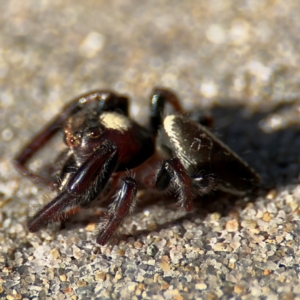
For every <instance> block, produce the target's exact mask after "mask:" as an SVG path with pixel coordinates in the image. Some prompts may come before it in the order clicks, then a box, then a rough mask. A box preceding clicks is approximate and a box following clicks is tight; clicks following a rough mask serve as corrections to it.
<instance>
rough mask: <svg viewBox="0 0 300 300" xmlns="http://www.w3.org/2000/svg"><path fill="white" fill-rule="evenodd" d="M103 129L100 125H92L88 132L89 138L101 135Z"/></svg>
mask: <svg viewBox="0 0 300 300" xmlns="http://www.w3.org/2000/svg"><path fill="white" fill-rule="evenodd" d="M101 132H102V130H101V129H100V128H99V127H90V128H89V129H88V130H87V132H86V134H87V136H88V137H89V138H92V139H95V138H97V137H99V136H100V135H101Z"/></svg>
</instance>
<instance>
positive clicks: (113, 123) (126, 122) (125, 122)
mask: <svg viewBox="0 0 300 300" xmlns="http://www.w3.org/2000/svg"><path fill="white" fill-rule="evenodd" d="M100 122H101V123H102V124H103V125H104V126H105V127H106V128H110V129H115V130H119V131H121V132H125V131H126V130H128V129H129V128H130V127H131V125H132V124H131V121H130V119H129V118H128V117H126V116H123V115H121V114H119V113H116V112H104V113H102V114H101V115H100Z"/></svg>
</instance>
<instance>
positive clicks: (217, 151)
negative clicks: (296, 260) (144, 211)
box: [15, 88, 259, 245]
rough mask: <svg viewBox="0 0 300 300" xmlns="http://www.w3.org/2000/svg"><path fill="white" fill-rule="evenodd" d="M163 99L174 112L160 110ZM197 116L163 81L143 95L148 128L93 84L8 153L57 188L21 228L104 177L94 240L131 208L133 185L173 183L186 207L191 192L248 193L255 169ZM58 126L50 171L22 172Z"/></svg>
mask: <svg viewBox="0 0 300 300" xmlns="http://www.w3.org/2000/svg"><path fill="white" fill-rule="evenodd" d="M166 104H169V105H170V106H171V107H172V108H173V109H174V114H172V115H168V116H166V117H164V107H165V105H166ZM202 121H203V120H202ZM204 123H206V122H205V121H204V122H197V121H194V120H192V119H191V118H189V115H188V114H185V113H184V112H183V110H182V107H181V105H180V103H179V100H178V98H177V96H176V95H175V94H174V93H173V92H171V91H169V90H167V89H163V88H156V89H154V91H153V94H152V96H151V98H150V125H149V128H144V127H142V126H141V125H139V124H138V123H136V122H135V121H134V120H132V119H131V118H130V117H129V114H128V99H127V98H126V97H125V96H122V95H117V94H115V93H113V92H111V91H93V92H90V93H88V94H86V95H82V96H80V97H78V98H76V99H75V100H73V101H72V102H71V103H70V104H69V105H67V106H65V107H64V109H63V110H62V113H61V114H60V115H59V116H58V117H56V118H55V119H54V120H53V121H52V122H51V123H50V124H49V125H48V126H47V127H46V128H45V129H44V130H42V131H41V132H40V133H39V134H38V135H37V136H36V137H35V138H34V139H33V140H32V141H31V142H30V143H29V144H28V145H27V146H26V147H25V148H24V149H23V151H21V153H20V154H19V155H18V156H17V158H16V159H15V165H16V167H17V168H18V170H20V171H21V172H22V174H24V175H26V176H28V177H29V178H31V179H32V180H34V181H36V182H39V183H44V184H46V185H48V186H50V187H52V188H55V189H56V190H57V196H56V197H55V198H54V199H53V200H52V201H50V202H49V203H48V204H46V205H45V206H44V207H43V208H42V209H41V210H40V211H38V212H37V213H36V214H35V215H34V216H33V217H32V218H31V219H30V220H29V222H28V229H29V231H31V232H34V231H37V230H39V229H40V228H42V227H43V226H45V225H47V224H48V223H50V222H51V221H56V220H59V219H62V218H63V217H64V216H65V215H66V214H70V213H74V212H75V211H76V210H77V209H78V208H82V207H87V206H89V205H90V204H91V203H92V202H95V201H96V200H101V198H103V197H104V195H103V193H104V191H105V192H106V196H107V187H108V182H110V184H109V186H110V189H111V190H112V191H110V193H109V195H110V194H111V192H114V189H115V192H114V193H113V196H112V197H111V199H112V200H111V204H110V206H109V210H108V212H107V222H105V224H103V225H102V226H101V231H100V233H99V234H98V237H97V242H98V243H99V244H101V245H104V244H106V243H107V241H108V240H109V238H110V237H111V236H112V235H113V233H114V232H115V231H116V229H117V227H118V226H119V225H120V223H121V222H122V221H123V219H124V218H125V217H126V216H127V215H128V213H129V212H130V211H131V210H132V208H133V207H134V203H135V198H136V193H137V189H138V188H149V189H156V190H159V191H164V190H167V189H173V190H175V191H176V195H177V197H178V199H177V202H178V205H179V207H181V208H182V209H184V210H186V211H191V210H193V208H194V205H193V198H194V196H195V193H196V194H198V195H204V194H207V193H209V192H210V191H211V190H213V189H219V190H222V191H225V192H230V193H232V194H236V195H240V196H243V195H246V194H248V193H251V191H253V190H254V188H255V187H256V186H257V185H258V183H259V177H258V176H257V174H256V173H255V172H254V171H253V170H252V169H251V168H250V167H249V166H248V165H247V163H245V162H244V161H243V160H242V159H241V158H240V157H239V156H238V155H237V154H235V153H234V152H233V151H232V150H230V149H229V148H228V147H227V146H226V145H225V144H224V143H223V142H221V141H220V140H219V139H218V138H217V137H216V136H215V135H214V134H213V133H212V132H211V131H209V130H208V129H207V127H205V126H203V125H201V124H204ZM61 130H63V131H64V140H65V143H66V145H67V149H66V150H65V151H64V152H63V153H62V154H60V155H59V158H58V160H57V161H56V163H55V166H56V170H55V172H54V173H55V176H52V177H49V178H44V177H42V176H40V175H38V174H35V173H33V172H32V171H30V170H29V168H28V167H27V162H28V161H29V159H30V158H31V157H32V156H33V155H34V154H35V153H36V152H37V151H38V150H39V149H41V148H42V147H43V146H44V145H45V144H46V143H47V142H48V141H49V140H50V138H52V137H53V136H54V135H55V134H56V133H57V132H58V131H61ZM144 165H145V168H144V171H143V173H142V175H141V176H136V178H135V179H134V178H133V177H132V176H131V175H128V172H127V173H126V171H127V170H131V171H130V174H135V173H136V174H138V175H140V174H141V170H143V169H142V168H143V166H144ZM124 174H127V175H124Z"/></svg>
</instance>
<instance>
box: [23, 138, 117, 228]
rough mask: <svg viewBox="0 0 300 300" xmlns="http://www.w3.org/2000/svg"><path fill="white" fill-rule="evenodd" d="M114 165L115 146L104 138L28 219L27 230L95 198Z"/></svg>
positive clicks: (84, 205) (60, 217)
mask: <svg viewBox="0 0 300 300" xmlns="http://www.w3.org/2000/svg"><path fill="white" fill-rule="evenodd" d="M116 167H117V149H116V147H115V146H114V145H113V144H111V143H110V142H105V143H103V144H102V145H101V146H100V147H99V148H98V149H96V150H95V151H94V152H93V153H92V154H91V155H90V156H89V158H88V159H87V160H86V161H85V162H84V163H83V164H82V165H81V166H80V167H79V168H78V170H77V171H76V172H75V173H74V175H71V176H70V179H69V181H68V182H67V183H66V184H65V187H64V189H63V190H62V192H61V193H60V194H59V195H58V196H57V197H55V198H54V199H53V200H52V201H50V202H49V203H48V204H46V205H45V206H44V207H43V208H42V209H41V210H40V211H38V212H37V213H36V214H35V215H34V216H33V217H32V218H31V219H30V220H29V221H28V224H27V226H28V229H29V231H31V232H35V231H38V230H39V229H41V228H42V227H44V226H45V225H47V224H48V223H50V222H53V221H58V220H60V219H62V218H63V217H64V216H65V215H68V214H70V213H72V212H74V211H75V210H76V208H79V207H86V206H88V205H89V204H90V203H91V202H92V201H94V200H96V199H97V197H98V196H99V194H100V193H101V192H102V190H103V188H104V187H105V185H106V183H107V181H108V180H109V178H110V176H111V174H112V173H113V172H114V170H115V169H116Z"/></svg>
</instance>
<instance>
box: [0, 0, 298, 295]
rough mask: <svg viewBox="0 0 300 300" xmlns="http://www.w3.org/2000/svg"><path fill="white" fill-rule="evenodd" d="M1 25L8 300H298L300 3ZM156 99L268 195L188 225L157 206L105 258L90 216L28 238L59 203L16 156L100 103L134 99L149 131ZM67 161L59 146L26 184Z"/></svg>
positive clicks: (207, 208) (98, 5)
mask: <svg viewBox="0 0 300 300" xmlns="http://www.w3.org/2000/svg"><path fill="white" fill-rule="evenodd" d="M0 10H1V12H2V13H1V14H0V31H1V33H0V41H1V42H0V91H1V92H0V116H1V119H0V139H1V148H0V206H1V213H0V297H1V299H94V298H98V299H218V298H222V299H229V298H235V299H257V298H261V299H299V298H300V280H299V279H300V275H299V272H300V249H299V241H300V238H299V235H300V225H299V214H300V207H299V205H300V184H299V179H298V175H299V170H300V156H299V150H298V149H299V146H300V134H299V133H300V132H299V129H300V127H299V111H300V104H299V95H300V67H299V66H300V54H299V53H300V51H299V49H300V39H299V31H300V18H299V14H300V2H299V1H272V0H265V1H261V0H260V1H256V0H255V1H253V0H252V1H246V0H242V1H233V0H224V1H217V0H214V1H171V0H165V1H157V0H154V1H140V3H138V2H137V1H131V0H126V1H121V0H117V1H111V2H108V1H78V0H77V1H58V0H52V1H33V0H32V1H29V0H25V1H17V0H11V1H4V0H0ZM154 86H166V87H169V88H171V89H173V90H174V91H176V92H177V93H178V95H179V96H180V98H181V99H182V102H183V105H184V107H185V108H186V109H187V110H199V111H201V110H202V111H210V112H211V114H212V115H213V116H214V119H215V125H214V132H215V133H216V134H217V135H218V136H219V137H220V138H221V139H222V140H223V141H225V142H226V143H227V144H228V145H229V146H230V147H231V148H232V149H234V150H235V151H236V152H237V153H238V154H239V155H240V156H241V157H243V158H244V159H245V160H246V161H247V162H248V163H249V164H250V165H251V166H252V167H253V168H254V169H256V170H257V172H258V173H259V175H260V176H261V178H262V187H261V189H260V193H259V195H258V196H257V197H256V198H255V199H253V201H252V202H246V201H245V200H244V199H235V200H236V201H233V200H232V197H231V196H229V195H222V196H217V195H216V194H215V195H211V196H210V197H209V198H205V201H206V202H205V201H204V202H205V203H204V205H202V206H201V207H197V209H196V210H195V211H194V212H193V213H189V214H187V213H185V212H182V211H178V210H176V209H174V205H172V201H171V203H164V202H162V201H160V200H161V199H159V196H155V197H154V196H153V200H155V202H154V203H152V204H150V205H147V206H145V207H140V208H137V210H136V212H134V213H133V214H132V215H131V216H130V217H128V218H127V219H126V221H125V222H124V224H123V226H122V227H121V228H120V230H119V233H120V234H119V235H118V236H116V237H115V238H113V239H112V240H111V241H110V244H108V245H107V246H103V247H102V246H99V245H97V244H96V243H95V236H96V232H97V230H96V227H97V226H96V223H95V221H94V220H95V213H96V212H95V211H94V210H91V209H90V210H87V211H86V212H85V213H80V214H79V215H78V216H76V217H74V218H72V219H71V220H69V221H66V223H65V226H64V228H63V229H62V228H61V229H60V228H59V226H49V228H46V229H44V230H41V231H40V232H38V233H36V234H31V233H29V232H28V230H27V228H26V220H27V218H28V216H29V215H32V213H33V212H34V211H35V210H36V208H37V207H39V206H41V205H42V204H43V203H45V201H47V200H49V197H50V196H49V191H47V189H45V188H43V187H42V186H38V185H36V184H35V183H32V182H31V181H29V180H28V179H26V178H24V177H22V176H20V174H19V173H18V172H16V170H15V169H14V168H13V165H12V159H13V157H14V155H15V154H16V153H17V152H18V151H19V150H20V147H22V146H23V145H24V144H25V143H26V142H28V141H29V140H30V138H31V137H32V136H33V135H34V134H35V133H37V132H38V131H39V130H40V129H41V128H42V127H43V126H44V125H45V124H46V122H47V121H49V120H51V119H52V118H53V117H54V116H55V115H56V114H57V113H58V112H59V111H60V109H61V107H62V106H63V105H64V104H65V103H67V102H68V101H69V99H72V98H73V97H75V96H77V95H78V94H80V93H84V92H86V91H89V90H92V89H99V88H100V89H113V90H116V91H118V92H120V93H125V94H128V95H129V96H130V97H131V100H132V105H131V115H132V117H133V118H135V119H136V120H137V121H138V122H140V123H146V120H147V113H148V101H149V100H148V98H149V94H150V92H151V90H152V88H153V87H154ZM58 152H59V149H58V146H55V145H49V147H47V149H46V150H45V152H44V153H41V154H40V155H39V156H38V157H37V158H36V159H35V160H34V161H33V163H32V168H38V167H39V166H40V165H41V164H43V163H46V164H51V161H52V158H54V156H55V154H56V153H58ZM228 172H230V170H228ZM141 198H142V197H141ZM211 200H215V201H214V202H213V204H211V202H212V201H211ZM174 202H175V199H174Z"/></svg>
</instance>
